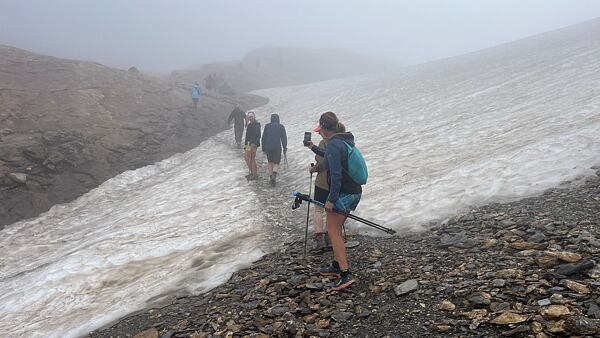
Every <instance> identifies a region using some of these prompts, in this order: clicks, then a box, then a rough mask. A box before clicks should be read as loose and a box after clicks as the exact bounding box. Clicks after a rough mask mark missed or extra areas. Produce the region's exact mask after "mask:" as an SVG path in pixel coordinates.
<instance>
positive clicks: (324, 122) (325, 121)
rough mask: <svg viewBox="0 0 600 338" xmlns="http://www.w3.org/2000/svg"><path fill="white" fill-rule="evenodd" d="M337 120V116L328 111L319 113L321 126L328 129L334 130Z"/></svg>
mask: <svg viewBox="0 0 600 338" xmlns="http://www.w3.org/2000/svg"><path fill="white" fill-rule="evenodd" d="M338 122H339V120H338V118H337V116H336V115H335V114H334V113H333V112H330V111H328V112H325V113H323V114H321V118H319V124H320V125H321V128H323V129H325V130H329V131H335V129H336V128H335V127H336V126H337V123H338Z"/></svg>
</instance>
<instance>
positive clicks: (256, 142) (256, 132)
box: [244, 112, 260, 181]
mask: <svg viewBox="0 0 600 338" xmlns="http://www.w3.org/2000/svg"><path fill="white" fill-rule="evenodd" d="M246 122H247V123H248V125H247V127H246V139H245V141H244V159H245V160H246V165H247V166H248V170H250V173H249V174H248V175H246V179H248V180H249V181H250V180H256V179H257V178H258V168H257V166H256V150H257V149H258V147H260V123H258V122H256V115H255V114H254V112H248V114H247V115H246Z"/></svg>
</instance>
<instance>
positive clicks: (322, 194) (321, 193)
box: [314, 185, 329, 204]
mask: <svg viewBox="0 0 600 338" xmlns="http://www.w3.org/2000/svg"><path fill="white" fill-rule="evenodd" d="M327 196H329V190H325V189H323V188H319V187H317V186H316V185H315V195H314V200H315V201H317V202H321V203H323V204H325V202H326V201H327Z"/></svg>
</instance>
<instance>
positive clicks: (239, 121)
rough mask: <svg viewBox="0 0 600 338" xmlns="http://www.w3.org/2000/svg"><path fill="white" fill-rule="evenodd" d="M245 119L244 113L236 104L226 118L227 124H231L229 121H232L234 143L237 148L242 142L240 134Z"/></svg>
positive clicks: (242, 131)
mask: <svg viewBox="0 0 600 338" xmlns="http://www.w3.org/2000/svg"><path fill="white" fill-rule="evenodd" d="M245 120H246V114H245V113H244V112H243V111H242V110H241V109H240V108H239V107H238V106H235V108H233V111H232V112H231V114H229V118H228V119H227V124H228V125H231V121H233V130H234V134H235V143H236V144H237V147H238V149H239V148H241V144H242V134H243V133H244V123H245Z"/></svg>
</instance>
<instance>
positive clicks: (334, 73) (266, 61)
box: [167, 47, 392, 92]
mask: <svg viewBox="0 0 600 338" xmlns="http://www.w3.org/2000/svg"><path fill="white" fill-rule="evenodd" d="M391 68H392V65H390V64H389V63H387V62H384V61H382V60H378V59H375V58H372V57H367V56H364V55H360V54H356V53H353V52H350V51H348V50H344V49H310V48H290V47H262V48H258V49H255V50H253V51H250V52H249V53H248V54H246V55H245V56H244V57H243V58H242V60H238V61H232V62H224V63H214V64H207V65H203V66H200V67H198V68H192V69H187V70H181V71H174V72H172V73H171V74H170V75H169V76H168V77H167V79H168V80H170V81H173V82H175V83H183V84H186V83H194V82H196V81H204V79H206V78H207V77H208V76H209V75H211V74H212V75H216V76H217V78H218V79H219V81H220V82H221V83H226V86H227V87H231V88H233V89H234V90H237V91H242V92H246V91H251V90H255V89H261V88H272V87H282V86H289V85H297V84H304V83H310V82H316V81H323V80H329V79H335V78H342V77H348V76H354V75H360V74H367V73H377V72H382V71H385V70H388V69H391Z"/></svg>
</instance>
